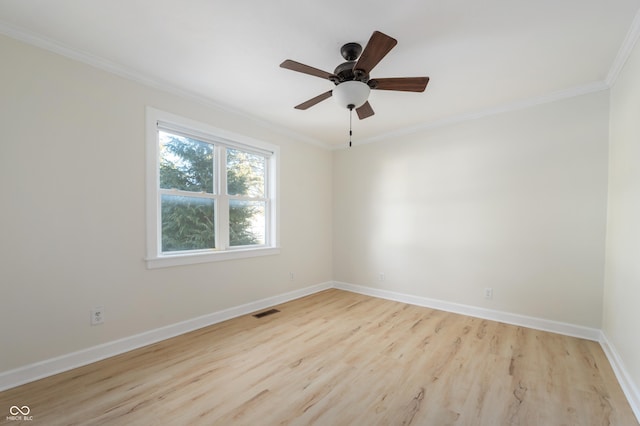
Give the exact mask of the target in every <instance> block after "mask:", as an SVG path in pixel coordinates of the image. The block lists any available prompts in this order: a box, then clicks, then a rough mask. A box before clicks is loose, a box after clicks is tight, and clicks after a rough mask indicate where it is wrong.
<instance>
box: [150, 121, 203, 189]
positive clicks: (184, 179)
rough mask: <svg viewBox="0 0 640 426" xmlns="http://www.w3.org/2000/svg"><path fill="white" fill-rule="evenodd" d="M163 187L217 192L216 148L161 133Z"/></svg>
mask: <svg viewBox="0 0 640 426" xmlns="http://www.w3.org/2000/svg"><path fill="white" fill-rule="evenodd" d="M159 140H160V188H164V189H180V190H183V191H191V192H208V193H210V194H212V193H213V145H211V144H209V143H206V142H201V141H199V140H196V139H191V138H187V137H184V136H178V135H173V134H171V133H167V132H163V131H160V132H159Z"/></svg>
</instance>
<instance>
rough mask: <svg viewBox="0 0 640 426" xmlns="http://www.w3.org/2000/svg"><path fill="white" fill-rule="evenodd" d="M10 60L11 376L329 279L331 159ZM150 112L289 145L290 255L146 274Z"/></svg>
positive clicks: (88, 70) (4, 109)
mask: <svg viewBox="0 0 640 426" xmlns="http://www.w3.org/2000/svg"><path fill="white" fill-rule="evenodd" d="M0 52H2V66H0V182H1V184H2V188H3V191H2V203H1V206H2V207H1V208H0V235H1V242H0V270H1V277H0V279H1V281H2V283H1V285H0V298H1V300H2V301H1V306H0V336H2V342H1V343H0V346H1V348H2V349H1V350H0V372H2V371H6V370H9V369H13V368H16V367H19V366H23V365H27V364H30V363H34V362H37V361H41V360H45V359H49V358H52V357H55V356H58V355H63V354H67V353H70V352H73V351H76V350H80V349H83V348H87V347H91V346H94V345H97V344H100V343H104V342H109V341H113V340H115V339H119V338H123V337H127V336H131V335H134V334H137V333H140V332H144V331H148V330H152V329H155V328H158V327H161V326H164V325H168V324H173V323H176V322H179V321H183V320H188V319H192V318H195V317H198V316H201V315H204V314H208V313H212V312H217V311H220V310H222V309H225V308H229V307H234V306H238V305H240V304H244V303H247V302H251V301H256V300H259V299H262V298H266V297H270V296H274V295H279V294H282V293H285V292H288V291H292V290H296V289H300V288H304V287H307V286H310V285H315V284H319V283H322V282H326V281H329V280H331V275H332V266H331V262H332V259H331V228H332V223H331V203H332V199H331V197H332V196H331V161H332V159H331V152H329V151H327V150H325V149H322V148H319V147H315V146H312V145H309V144H305V143H302V142H300V141H296V140H292V139H291V138H290V137H287V136H283V135H282V134H278V133H276V132H275V131H273V130H269V129H268V128H266V127H265V126H261V125H259V124H257V123H256V122H252V121H251V120H248V119H246V118H244V117H242V116H239V115H236V114H231V113H229V112H225V111H223V110H221V109H216V108H213V107H207V106H204V105H203V104H199V103H197V102H195V101H191V100H186V99H185V98H181V97H178V96H173V95H171V94H168V93H165V92H162V91H159V90H154V89H151V88H149V87H147V86H143V85H141V84H137V83H135V82H132V81H130V80H126V79H123V78H119V77H117V76H114V75H112V74H109V73H106V72H103V71H100V70H97V69H95V68H92V67H90V66H87V65H83V64H80V63H78V62H75V61H72V60H68V59H65V58H63V57H61V56H58V55H55V54H52V53H47V52H45V51H42V50H39V49H37V48H34V47H30V46H27V45H24V44H21V43H19V42H17V41H14V40H11V39H9V38H5V37H0ZM146 105H150V106H153V107H156V108H158V109H161V110H165V111H168V112H171V113H174V114H179V115H182V116H185V117H188V118H190V119H192V120H198V121H201V122H204V123H207V124H210V125H213V126H216V127H219V128H222V129H225V130H229V131H232V132H236V133H241V134H244V135H246V136H250V137H253V138H257V139H262V140H265V141H267V142H270V143H274V144H277V145H279V146H280V147H281V162H280V165H281V168H280V178H281V185H280V202H281V205H280V211H281V217H280V226H281V227H280V237H281V238H280V239H281V246H282V250H281V254H280V255H275V256H267V257H261V258H253V259H243V260H235V261H228V262H216V263H209V264H200V265H191V266H184V267H173V268H166V269H156V270H147V269H146V267H145V262H144V260H143V258H144V256H145V204H144V200H145V180H144V179H145V150H144V149H145V134H144V131H145V106H146ZM289 272H294V273H295V279H294V280H293V281H291V280H290V279H289ZM93 306H103V307H104V309H105V317H106V323H105V324H104V325H102V326H99V327H91V326H90V325H89V310H90V309H91V307H93Z"/></svg>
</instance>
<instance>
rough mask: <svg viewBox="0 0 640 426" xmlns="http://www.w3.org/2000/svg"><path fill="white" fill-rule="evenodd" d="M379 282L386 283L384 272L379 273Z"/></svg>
mask: <svg viewBox="0 0 640 426" xmlns="http://www.w3.org/2000/svg"><path fill="white" fill-rule="evenodd" d="M378 280H379V281H384V272H379V273H378Z"/></svg>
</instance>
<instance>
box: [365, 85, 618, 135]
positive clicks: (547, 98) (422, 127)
mask: <svg viewBox="0 0 640 426" xmlns="http://www.w3.org/2000/svg"><path fill="white" fill-rule="evenodd" d="M608 89H609V86H608V85H607V84H606V83H605V82H603V81H595V82H592V83H588V84H584V85H582V86H576V87H572V88H569V89H565V90H559V91H556V92H552V93H549V94H546V95H543V96H537V97H534V98H528V99H522V100H519V101H516V102H511V103H508V104H504V105H500V106H497V107H492V108H484V109H480V110H477V111H474V112H471V113H467V114H459V115H454V116H451V117H447V118H445V119H442V120H437V121H430V122H426V123H422V124H419V125H417V126H411V127H405V128H402V129H399V130H394V131H392V132H387V133H383V134H380V135H377V136H373V137H370V138H365V139H362V140H360V141H357V142H354V143H353V144H354V145H364V144H369V143H373V142H380V141H384V140H391V139H395V138H398V137H401V136H407V135H411V134H414V133H418V132H422V131H426V130H431V129H436V128H439V127H445V126H450V125H453V124H458V123H462V122H465V121H471V120H477V119H479V118H483V117H489V116H492V115H498V114H503V113H507V112H512V111H518V110H522V109H527V108H531V107H534V106H537V105H542V104H548V103H552V102H557V101H561V100H564V99H569V98H574V97H577V96H582V95H587V94H589V93H595V92H600V91H602V90H608Z"/></svg>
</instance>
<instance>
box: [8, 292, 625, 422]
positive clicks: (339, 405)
mask: <svg viewBox="0 0 640 426" xmlns="http://www.w3.org/2000/svg"><path fill="white" fill-rule="evenodd" d="M275 308H277V309H278V310H280V312H279V313H276V314H273V315H269V316H266V317H263V318H261V319H256V318H254V317H252V316H250V315H247V316H243V317H240V318H236V319H233V320H230V321H225V322H223V323H220V324H216V325H213V326H210V327H206V328H204V329H201V330H197V331H194V332H192V333H189V334H186V335H183V336H179V337H176V338H173V339H170V340H167V341H164V342H160V343H157V344H154V345H151V346H148V347H145V348H141V349H138V350H135V351H132V352H129V353H126V354H122V355H119V356H116V357H113V358H110V359H107V360H104V361H101V362H97V363H95V364H91V365H88V366H85V367H81V368H78V369H75V370H72V371H69V372H66V373H62V374H58V375H56V376H53V377H49V378H46V379H42V380H39V381H37V382H33V383H29V384H26V385H23V386H20V387H17V388H14V389H10V390H8V391H5V392H2V393H0V410H1V411H3V412H0V424H16V423H15V422H13V421H11V420H9V419H8V418H7V417H6V416H7V415H8V411H9V407H11V406H12V405H19V406H22V405H28V406H29V407H30V408H31V413H30V415H32V416H33V421H32V422H31V424H34V425H37V424H43V425H76V424H77V425H85V424H91V425H120V424H123V425H124V424H126V425H148V424H158V425H183V424H202V425H217V424H220V425H229V424H234V425H235V424H241V425H244V424H246V425H254V424H265V425H272V424H287V425H289V424H290V425H308V424H318V425H391V424H416V425H432V424H433V425H448V424H451V425H453V424H458V425H491V426H494V425H503V424H504V425H551V424H553V425H604V424H611V425H625V426H626V425H637V424H638V423H637V421H636V419H635V418H634V416H633V413H632V411H631V408H630V407H629V404H628V403H627V401H626V399H625V398H624V395H623V393H622V390H621V389H620V386H619V384H618V383H617V381H616V379H615V376H614V374H613V371H612V369H611V366H610V365H609V363H608V361H607V359H606V356H605V355H604V353H603V351H602V349H601V348H600V346H599V345H598V344H597V343H596V342H591V341H587V340H582V339H577V338H572V337H567V336H561V335H557V334H553V333H547V332H542V331H537V330H531V329H526V328H523V327H516V326H510V325H506V324H502V323H498V322H493V321H487V320H482V319H478V318H472V317H465V316H462V315H456V314H451V313H447V312H443V311H438V310H433V309H428V308H422V307H417V306H411V305H407V304H403V303H399V302H392V301H387V300H382V299H376V298H372V297H368V296H363V295H358V294H353V293H349V292H344V291H340V290H334V289H332V290H327V291H324V292H321V293H317V294H314V295H312V296H308V297H305V298H302V299H298V300H295V301H292V302H288V303H285V304H282V305H278V306H275Z"/></svg>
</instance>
